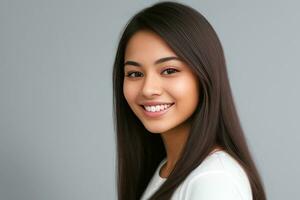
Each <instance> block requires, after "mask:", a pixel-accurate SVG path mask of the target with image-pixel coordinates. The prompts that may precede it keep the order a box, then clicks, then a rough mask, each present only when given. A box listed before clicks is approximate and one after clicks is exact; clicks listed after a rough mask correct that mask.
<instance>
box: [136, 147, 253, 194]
mask: <svg viewBox="0 0 300 200" xmlns="http://www.w3.org/2000/svg"><path fill="white" fill-rule="evenodd" d="M165 162H166V158H164V159H163V160H162V161H161V163H160V164H159V166H158V167H157V169H156V171H155V173H154V175H153V177H152V179H151V180H150V182H149V184H148V186H147V188H146V190H145V192H144V194H143V196H142V198H141V200H147V199H148V198H149V197H150V196H151V195H152V194H153V193H154V192H155V191H157V189H158V188H159V187H160V186H161V185H162V183H163V182H164V181H165V180H166V178H162V177H161V176H160V175H159V171H160V168H161V167H162V166H163V164H164V163H165ZM171 200H252V192H251V187H250V183H249V179H248V177H247V175H246V173H245V171H244V170H243V168H242V167H241V166H240V164H239V163H238V162H237V161H236V160H235V159H234V158H233V157H231V156H230V155H229V154H228V153H227V152H225V151H223V150H221V151H216V152H214V153H212V154H210V155H209V156H207V157H206V158H205V159H204V161H203V162H202V163H201V164H200V165H199V166H198V167H197V168H195V169H194V170H193V171H192V172H191V173H190V174H189V175H188V176H187V178H186V179H185V180H184V181H183V182H182V183H181V184H180V185H179V186H178V187H177V188H176V190H175V192H174V193H173V195H172V197H171Z"/></svg>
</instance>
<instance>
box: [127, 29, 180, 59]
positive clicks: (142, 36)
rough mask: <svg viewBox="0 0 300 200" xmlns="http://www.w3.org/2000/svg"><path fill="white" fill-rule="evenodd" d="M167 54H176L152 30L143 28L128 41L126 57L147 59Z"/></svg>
mask: <svg viewBox="0 0 300 200" xmlns="http://www.w3.org/2000/svg"><path fill="white" fill-rule="evenodd" d="M167 56H176V54H175V52H174V51H173V50H172V49H171V48H170V47H169V46H168V44H167V43H166V42H165V41H164V40H163V39H162V38H161V37H160V36H159V35H157V34H156V33H154V32H152V31H148V30H141V31H138V32H137V33H135V34H134V35H133V36H132V37H131V38H130V40H129V41H128V43H127V46H126V48H125V55H124V58H125V60H126V59H132V60H135V59H136V60H141V61H143V60H145V61H147V60H156V59H157V58H161V57H167Z"/></svg>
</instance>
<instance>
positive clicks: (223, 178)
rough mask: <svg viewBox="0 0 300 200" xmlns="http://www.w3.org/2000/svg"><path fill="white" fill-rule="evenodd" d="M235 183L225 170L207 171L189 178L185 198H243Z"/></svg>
mask: <svg viewBox="0 0 300 200" xmlns="http://www.w3.org/2000/svg"><path fill="white" fill-rule="evenodd" d="M236 184H237V183H236V182H235V180H234V176H232V175H231V174H229V173H227V172H224V171H214V172H207V173H205V174H201V175H198V176H196V177H194V178H193V179H192V180H191V182H190V183H189V184H188V188H187V190H186V191H187V194H186V198H185V200H243V198H242V196H241V194H240V191H239V189H238V187H237V185H236Z"/></svg>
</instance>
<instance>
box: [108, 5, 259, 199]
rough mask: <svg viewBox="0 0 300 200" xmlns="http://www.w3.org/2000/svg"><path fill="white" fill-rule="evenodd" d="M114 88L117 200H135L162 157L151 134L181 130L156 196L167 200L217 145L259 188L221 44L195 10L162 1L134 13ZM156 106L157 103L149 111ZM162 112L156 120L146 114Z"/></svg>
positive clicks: (158, 142)
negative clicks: (185, 130) (178, 151)
mask: <svg viewBox="0 0 300 200" xmlns="http://www.w3.org/2000/svg"><path fill="white" fill-rule="evenodd" d="M113 89H114V91H113V92H114V114H115V125H116V127H115V128H116V133H117V148H118V149H117V152H118V169H119V171H118V172H119V174H118V175H119V176H118V178H119V179H118V184H119V185H118V189H119V198H120V199H138V198H140V196H141V195H142V193H143V192H144V190H145V188H146V186H147V184H148V182H149V180H150V179H151V177H152V175H153V172H154V171H155V169H156V167H157V164H158V163H159V162H160V161H161V159H162V158H163V157H165V150H164V147H163V143H162V141H161V137H160V136H159V134H155V133H161V134H163V133H165V132H168V131H170V130H172V129H174V128H176V127H178V126H183V125H188V126H189V127H190V130H189V136H188V139H187V142H186V145H185V147H184V149H183V152H182V155H181V158H180V159H179V160H178V161H177V163H176V165H175V168H174V170H173V171H172V172H171V174H170V175H169V177H168V179H167V181H166V182H165V183H164V184H163V185H162V187H161V188H160V189H159V190H158V191H157V192H156V193H155V194H154V195H153V197H152V198H153V199H168V198H170V197H171V195H172V193H173V192H174V190H175V189H176V187H177V186H178V185H179V184H180V183H181V182H182V181H183V180H184V179H185V177H186V176H187V175H188V173H189V172H190V171H192V170H193V169H194V168H196V167H197V166H198V165H199V164H200V163H201V162H202V160H203V159H204V158H205V157H206V156H207V155H208V154H209V152H210V151H211V149H212V147H213V146H214V145H216V144H217V145H219V146H222V147H223V148H224V149H225V150H227V151H228V152H229V153H230V154H231V155H232V156H234V157H235V158H236V159H237V160H238V161H239V162H240V163H241V165H242V166H245V168H248V170H247V173H249V174H251V177H254V178H252V179H251V180H250V181H252V183H253V184H256V185H260V182H259V177H258V174H257V172H256V169H255V166H254V163H253V161H252V160H251V156H250V153H249V151H248V147H247V144H246V141H245V138H244V136H243V132H242V129H241V127H240V123H239V120H238V116H237V113H236V110H235V107H234V102H233V98H232V94H231V89H230V84H229V80H228V75H227V71H226V63H225V58H224V53H223V49H222V46H221V43H220V41H219V39H218V36H217V34H216V32H215V31H214V29H213V28H212V26H211V25H210V24H209V22H208V21H207V20H206V19H205V17H204V16H203V15H201V14H200V13H199V12H198V11H196V10H194V9H192V8H190V7H188V6H186V5H183V4H179V3H174V2H162V3H157V4H155V5H153V6H151V7H149V8H145V9H144V10H142V11H140V12H139V13H137V14H136V15H134V16H133V17H132V18H131V19H130V21H129V22H128V23H127V25H126V27H125V29H124V31H123V34H122V36H121V38H120V42H119V45H118V49H117V54H116V58H115V63H114V70H113ZM153 104H155V105H156V104H159V106H157V107H152V108H151V107H150V108H149V107H147V106H149V105H153ZM161 104H162V105H161ZM145 106H146V107H145ZM169 106H170V107H169ZM165 108H166V109H167V110H166V111H160V112H161V113H163V114H161V115H159V116H157V115H158V114H159V113H158V114H157V113H156V114H155V113H154V114H153V113H150V114H149V112H147V111H146V110H145V109H153V110H152V111H155V109H165ZM153 115H156V116H155V117H153ZM179 174H180V176H179ZM259 189H261V188H259ZM261 191H262V190H261ZM254 193H255V190H254ZM260 195H261V196H263V195H262V192H260ZM254 199H255V198H254ZM257 199H258V198H257Z"/></svg>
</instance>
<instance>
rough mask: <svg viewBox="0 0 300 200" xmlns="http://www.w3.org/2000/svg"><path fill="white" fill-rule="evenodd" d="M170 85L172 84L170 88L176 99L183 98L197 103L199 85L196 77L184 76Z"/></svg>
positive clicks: (187, 101)
mask: <svg viewBox="0 0 300 200" xmlns="http://www.w3.org/2000/svg"><path fill="white" fill-rule="evenodd" d="M169 85H170V86H172V87H170V88H169V90H170V92H171V93H172V95H173V97H174V98H175V100H178V101H181V100H182V101H184V102H186V103H197V101H198V93H199V91H198V88H199V86H198V82H197V80H196V79H194V78H191V77H182V78H181V79H180V80H176V81H174V83H172V84H169ZM180 103H182V102H180Z"/></svg>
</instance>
